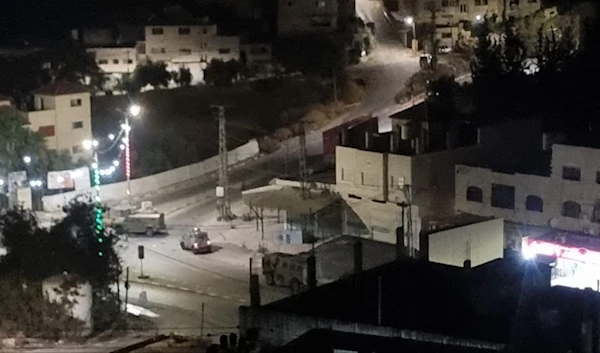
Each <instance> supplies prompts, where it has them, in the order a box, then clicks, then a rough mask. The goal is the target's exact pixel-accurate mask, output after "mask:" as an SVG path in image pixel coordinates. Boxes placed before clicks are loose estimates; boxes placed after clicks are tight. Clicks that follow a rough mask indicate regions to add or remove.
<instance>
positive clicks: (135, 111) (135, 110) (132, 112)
mask: <svg viewBox="0 0 600 353" xmlns="http://www.w3.org/2000/svg"><path fill="white" fill-rule="evenodd" d="M141 112H142V108H141V107H140V106H139V105H137V104H132V105H131V106H130V107H129V111H128V114H125V124H124V126H123V129H124V130H125V138H124V139H123V142H124V143H125V176H126V177H127V203H128V205H129V206H131V143H130V135H131V134H130V131H131V125H130V124H129V116H131V117H132V118H137V117H138V116H139V115H140V113H141Z"/></svg>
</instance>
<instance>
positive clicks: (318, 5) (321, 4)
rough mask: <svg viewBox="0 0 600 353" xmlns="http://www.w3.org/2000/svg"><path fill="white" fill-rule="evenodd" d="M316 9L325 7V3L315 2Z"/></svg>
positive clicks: (320, 0) (318, 0) (319, 0)
mask: <svg viewBox="0 0 600 353" xmlns="http://www.w3.org/2000/svg"><path fill="white" fill-rule="evenodd" d="M317 7H320V8H322V7H325V1H322V0H317Z"/></svg>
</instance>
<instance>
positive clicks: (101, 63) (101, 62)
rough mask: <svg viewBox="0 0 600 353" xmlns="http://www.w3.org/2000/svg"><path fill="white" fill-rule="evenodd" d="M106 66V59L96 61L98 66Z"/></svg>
mask: <svg viewBox="0 0 600 353" xmlns="http://www.w3.org/2000/svg"><path fill="white" fill-rule="evenodd" d="M106 64H108V60H106V59H100V60H98V65H106Z"/></svg>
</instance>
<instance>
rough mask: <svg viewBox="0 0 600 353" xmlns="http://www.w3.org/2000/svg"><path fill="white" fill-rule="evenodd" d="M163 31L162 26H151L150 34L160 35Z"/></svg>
mask: <svg viewBox="0 0 600 353" xmlns="http://www.w3.org/2000/svg"><path fill="white" fill-rule="evenodd" d="M163 33H164V30H163V29H162V28H152V34H154V35H161V34H163Z"/></svg>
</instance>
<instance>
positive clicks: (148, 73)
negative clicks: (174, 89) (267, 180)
mask: <svg viewBox="0 0 600 353" xmlns="http://www.w3.org/2000/svg"><path fill="white" fill-rule="evenodd" d="M170 80H171V74H170V73H169V72H168V71H167V64H165V63H164V62H162V61H160V62H152V61H150V60H146V61H144V62H141V63H139V64H138V66H137V67H136V68H135V71H134V72H133V86H134V88H136V89H137V91H138V92H139V89H141V88H142V87H145V86H146V85H150V86H152V87H154V88H159V87H167V86H169V81H170Z"/></svg>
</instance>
